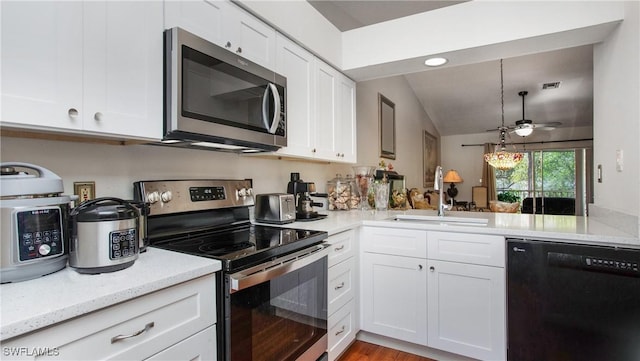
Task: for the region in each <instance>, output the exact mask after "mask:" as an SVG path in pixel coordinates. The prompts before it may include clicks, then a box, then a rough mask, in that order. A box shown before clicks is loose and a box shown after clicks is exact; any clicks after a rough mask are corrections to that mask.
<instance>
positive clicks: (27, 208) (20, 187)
mask: <svg viewBox="0 0 640 361" xmlns="http://www.w3.org/2000/svg"><path fill="white" fill-rule="evenodd" d="M0 167H1V170H2V172H1V175H0V199H2V201H1V202H0V208H1V210H0V219H1V228H0V237H1V238H0V281H1V282H2V283H7V282H19V281H26V280H30V279H33V278H37V277H40V276H44V275H47V274H50V273H53V272H56V271H59V270H61V269H63V268H65V267H66V265H67V255H68V252H67V245H68V236H67V234H66V224H67V220H68V214H69V203H70V202H71V198H70V197H69V196H64V195H61V194H62V192H63V190H64V187H63V185H62V179H61V178H60V177H58V176H57V175H56V174H54V173H53V172H51V171H50V170H48V169H46V168H43V167H40V166H37V165H34V164H29V163H19V162H5V163H1V164H0Z"/></svg>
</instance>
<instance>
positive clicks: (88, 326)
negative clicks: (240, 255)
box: [2, 274, 216, 360]
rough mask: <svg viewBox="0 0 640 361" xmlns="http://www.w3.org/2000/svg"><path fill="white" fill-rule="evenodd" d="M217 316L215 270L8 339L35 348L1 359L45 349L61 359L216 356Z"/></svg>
mask: <svg viewBox="0 0 640 361" xmlns="http://www.w3.org/2000/svg"><path fill="white" fill-rule="evenodd" d="M215 322H216V306H215V277H214V275H213V274H211V275H207V276H203V277H200V278H197V279H194V280H191V281H188V282H185V283H181V284H179V285H175V286H172V287H169V288H165V289H162V290H160V291H156V292H153V293H150V294H148V295H144V296H141V297H138V298H135V299H132V300H129V301H126V302H123V303H120V304H116V305H114V306H111V307H108V308H105V309H102V310H99V311H96V312H92V313H89V314H86V315H84V316H80V317H77V318H74V319H71V320H69V321H65V322H61V323H59V324H55V325H53V326H51V327H47V328H44V329H42V330H38V331H35V332H33V333H30V334H27V335H24V336H18V337H15V338H13V339H9V340H7V341H4V342H2V347H3V350H29V351H31V352H16V353H15V354H13V355H6V354H3V356H4V357H3V359H5V360H35V359H40V357H39V352H40V351H43V352H47V355H48V356H50V357H51V358H52V359H55V358H58V359H60V360H114V359H119V360H143V359H146V358H149V357H153V358H152V359H158V360H161V359H172V360H177V359H180V360H187V359H188V360H192V359H194V358H195V357H197V356H201V359H206V360H215V352H216V348H215V339H216V337H215ZM183 342H184V343H183ZM34 347H37V348H38V349H39V351H38V352H36V351H33V350H34ZM162 351H166V353H163V352H162Z"/></svg>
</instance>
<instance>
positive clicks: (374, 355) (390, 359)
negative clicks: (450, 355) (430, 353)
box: [338, 340, 435, 361]
mask: <svg viewBox="0 0 640 361" xmlns="http://www.w3.org/2000/svg"><path fill="white" fill-rule="evenodd" d="M338 361H435V360H432V359H430V358H426V357H422V356H417V355H413V354H410V353H406V352H402V351H398V350H394V349H392V348H386V347H382V346H378V345H374V344H372V343H368V342H362V341H358V340H356V342H354V343H353V344H352V345H351V346H350V347H349V348H348V349H347V351H345V353H344V354H342V356H341V357H340V358H339V359H338Z"/></svg>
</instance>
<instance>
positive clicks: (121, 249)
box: [109, 228, 138, 260]
mask: <svg viewBox="0 0 640 361" xmlns="http://www.w3.org/2000/svg"><path fill="white" fill-rule="evenodd" d="M109 246H110V247H109V248H110V249H109V259H112V260H117V259H121V258H126V257H130V256H135V255H136V254H137V253H138V252H137V251H136V248H137V247H138V236H137V235H136V229H135V228H129V229H121V230H118V231H113V232H111V233H109Z"/></svg>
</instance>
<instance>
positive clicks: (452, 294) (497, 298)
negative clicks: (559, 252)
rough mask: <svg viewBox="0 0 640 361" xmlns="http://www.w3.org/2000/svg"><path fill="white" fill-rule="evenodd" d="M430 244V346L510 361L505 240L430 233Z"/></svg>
mask: <svg viewBox="0 0 640 361" xmlns="http://www.w3.org/2000/svg"><path fill="white" fill-rule="evenodd" d="M427 240H428V258H429V259H428V262H427V264H428V267H429V272H428V273H429V276H428V280H427V284H428V297H427V305H428V319H429V323H428V325H429V326H428V335H429V341H428V346H429V347H433V348H437V349H440V350H445V351H449V352H452V353H455V354H459V355H464V356H468V357H473V358H477V359H480V360H505V359H506V272H505V269H504V257H505V250H504V248H505V240H504V237H501V236H493V235H479V234H470V233H451V232H427Z"/></svg>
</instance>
